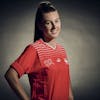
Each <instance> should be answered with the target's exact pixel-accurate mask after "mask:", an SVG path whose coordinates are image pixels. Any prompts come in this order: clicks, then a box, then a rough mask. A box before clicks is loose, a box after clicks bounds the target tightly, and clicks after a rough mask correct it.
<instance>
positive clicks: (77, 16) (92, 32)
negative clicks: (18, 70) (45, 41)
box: [0, 0, 100, 100]
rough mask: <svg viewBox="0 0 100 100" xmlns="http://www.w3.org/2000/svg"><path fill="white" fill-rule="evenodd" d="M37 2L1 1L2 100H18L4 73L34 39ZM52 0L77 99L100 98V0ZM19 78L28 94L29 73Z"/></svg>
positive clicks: (89, 99)
mask: <svg viewBox="0 0 100 100" xmlns="http://www.w3.org/2000/svg"><path fill="white" fill-rule="evenodd" d="M38 1H40V0H1V1H0V100H8V99H10V100H18V98H17V96H16V95H15V94H14V93H13V92H12V90H11V89H10V87H9V86H8V84H7V82H6V80H5V79H4V74H5V72H6V71H7V69H8V67H9V65H10V64H11V63H12V62H13V61H14V60H15V59H16V58H17V57H18V56H19V55H20V54H21V53H22V51H23V50H24V48H25V47H26V46H27V45H28V44H29V43H32V41H33V33H34V17H35V11H36V7H37V4H38ZM50 1H52V2H53V3H54V5H55V6H56V7H57V8H58V10H59V12H60V15H61V20H62V31H61V35H60V36H59V38H58V39H57V41H58V42H59V43H61V44H62V45H63V46H64V47H65V49H66V52H67V54H68V57H69V62H70V75H71V81H72V87H73V92H74V96H75V100H100V96H99V94H100V78H99V76H100V74H99V71H100V44H99V43H100V34H99V33H100V14H99V13H100V1H99V0H87V1H85V0H61V1H58V0H50ZM20 81H21V83H22V84H23V86H24V88H25V90H26V92H27V93H28V94H29V91H30V87H29V83H28V80H27V76H26V75H25V76H23V77H22V78H21V79H20Z"/></svg>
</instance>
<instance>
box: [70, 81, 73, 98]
mask: <svg viewBox="0 0 100 100" xmlns="http://www.w3.org/2000/svg"><path fill="white" fill-rule="evenodd" d="M69 83H70V84H69V100H74V97H73V93H72V86H71V81H70V82H69Z"/></svg>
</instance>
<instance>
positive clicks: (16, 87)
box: [5, 69, 30, 100]
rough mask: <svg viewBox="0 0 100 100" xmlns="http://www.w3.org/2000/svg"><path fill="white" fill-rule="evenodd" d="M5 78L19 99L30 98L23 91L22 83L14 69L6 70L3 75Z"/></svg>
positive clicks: (25, 99) (27, 99) (26, 99)
mask: <svg viewBox="0 0 100 100" xmlns="http://www.w3.org/2000/svg"><path fill="white" fill-rule="evenodd" d="M5 78H6V80H7V81H8V83H9V85H10V87H11V88H12V89H13V91H14V92H15V93H16V94H17V96H18V97H19V98H20V100H30V99H29V97H28V95H27V94H26V92H25V91H24V89H23V87H22V85H21V84H20V81H19V78H18V75H17V73H16V72H15V71H14V69H11V70H10V71H8V72H7V73H6V75H5Z"/></svg>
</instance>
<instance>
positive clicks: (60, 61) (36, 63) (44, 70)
mask: <svg viewBox="0 0 100 100" xmlns="http://www.w3.org/2000/svg"><path fill="white" fill-rule="evenodd" d="M11 66H12V67H13V68H14V69H15V70H16V71H17V72H18V74H19V77H21V76H22V75H23V74H24V73H27V74H28V76H29V81H30V85H31V98H32V100H68V95H69V94H68V92H69V64H68V62H67V57H66V54H65V50H64V49H63V48H62V47H61V46H60V45H58V44H57V46H56V49H52V48H51V47H50V46H48V45H47V44H46V43H45V42H43V41H42V40H41V39H40V40H38V41H37V42H36V43H34V44H31V45H29V46H28V47H27V48H26V49H25V51H24V52H23V53H22V55H21V56H20V57H19V58H18V59H17V60H16V61H15V62H14V63H13V64H12V65H11Z"/></svg>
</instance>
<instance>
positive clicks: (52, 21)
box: [41, 11, 61, 39]
mask: <svg viewBox="0 0 100 100" xmlns="http://www.w3.org/2000/svg"><path fill="white" fill-rule="evenodd" d="M41 29H42V32H43V36H44V38H48V39H54V38H56V37H57V36H58V35H59V33H60V30H61V21H60V18H59V14H58V12H57V11H52V12H49V13H44V14H43V21H42V24H41Z"/></svg>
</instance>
